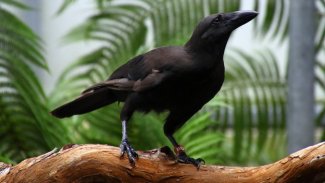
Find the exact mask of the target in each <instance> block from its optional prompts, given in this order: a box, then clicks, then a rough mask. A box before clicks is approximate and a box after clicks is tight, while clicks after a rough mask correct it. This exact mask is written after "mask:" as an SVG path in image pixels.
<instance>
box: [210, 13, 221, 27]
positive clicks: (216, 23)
mask: <svg viewBox="0 0 325 183" xmlns="http://www.w3.org/2000/svg"><path fill="white" fill-rule="evenodd" d="M221 20H222V15H220V14H219V15H218V16H217V17H216V18H214V19H213V20H212V26H216V25H218V24H219V22H220V21H221Z"/></svg>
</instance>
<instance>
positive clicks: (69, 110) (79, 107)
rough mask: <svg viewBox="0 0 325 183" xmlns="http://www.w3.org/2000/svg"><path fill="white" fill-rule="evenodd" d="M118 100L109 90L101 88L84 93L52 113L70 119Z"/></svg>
mask: <svg viewBox="0 0 325 183" xmlns="http://www.w3.org/2000/svg"><path fill="white" fill-rule="evenodd" d="M116 100H117V99H116V97H115V95H114V94H113V93H112V91H111V90H110V89H108V88H100V89H98V90H94V91H92V92H88V93H84V94H83V95H81V96H80V97H78V98H77V99H75V100H73V101H71V102H69V103H66V104H64V105H62V106H60V107H58V108H56V109H54V110H53V111H52V112H51V113H52V115H54V116H56V117H58V118H64V117H70V116H72V115H75V114H84V113H87V112H90V111H93V110H95V109H98V108H100V107H103V106H105V105H108V104H111V103H113V102H115V101H116Z"/></svg>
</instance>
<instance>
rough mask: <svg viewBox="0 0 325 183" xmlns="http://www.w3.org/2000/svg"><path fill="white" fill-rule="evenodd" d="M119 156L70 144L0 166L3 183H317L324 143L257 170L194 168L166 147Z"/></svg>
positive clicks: (324, 176)
mask: <svg viewBox="0 0 325 183" xmlns="http://www.w3.org/2000/svg"><path fill="white" fill-rule="evenodd" d="M275 150H276V149H275ZM119 155H120V150H119V148H117V147H111V146H106V145H68V146H65V147H63V148H62V149H61V150H60V151H58V152H56V151H55V150H53V151H51V152H49V153H46V154H44V155H41V156H38V157H35V158H30V159H26V160H24V161H22V162H21V163H19V164H17V165H15V166H11V165H7V164H1V163H0V182H2V183H5V182H6V183H11V182H14V183H22V182H28V183H35V182H41V183H47V182H51V183H52V182H60V183H71V182H75V183H84V182H186V183H191V182H214V183H231V182H236V183H237V182H241V183H255V182H263V183H267V182H277V183H282V182H283V183H292V182H302V183H303V182H308V183H313V182H314V183H315V182H323V181H324V180H325V143H320V144H316V145H314V146H310V147H308V148H306V149H303V150H300V151H298V152H296V153H294V154H291V155H289V156H288V157H286V158H284V159H282V160H280V161H278V162H275V163H273V164H269V165H264V166H259V167H228V166H215V165H203V166H201V168H200V169H199V170H197V169H196V168H195V167H194V166H193V165H186V164H179V163H176V162H175V159H174V155H173V154H172V152H171V151H170V149H168V148H161V149H156V150H151V151H146V152H139V155H140V157H139V159H138V161H137V163H136V166H135V167H132V166H130V164H129V162H128V160H127V158H122V159H120V157H119Z"/></svg>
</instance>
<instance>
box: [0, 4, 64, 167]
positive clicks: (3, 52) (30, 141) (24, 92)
mask: <svg viewBox="0 0 325 183" xmlns="http://www.w3.org/2000/svg"><path fill="white" fill-rule="evenodd" d="M1 3H2V4H6V5H12V6H15V7H20V8H27V7H26V6H24V5H23V4H21V3H19V2H16V1H2V2H1ZM2 4H1V5H2ZM1 7H2V6H0V19H1V22H0V109H1V112H0V124H1V128H0V137H1V138H0V144H1V146H0V154H1V156H0V160H3V161H17V160H21V159H22V158H24V157H28V156H31V155H36V154H39V153H41V152H44V151H46V150H49V149H50V148H53V147H55V146H58V145H62V144H64V143H66V142H67V136H66V130H65V127H64V126H63V125H62V124H61V122H59V121H58V120H54V119H51V117H50V115H49V113H48V111H49V109H48V107H47V99H48V98H47V97H46V95H45V93H44V91H43V88H42V86H41V84H40V82H39V80H38V78H37V76H36V75H35V72H34V71H33V68H32V67H39V68H42V69H45V70H48V68H47V64H46V62H45V59H44V57H43V55H42V45H41V44H40V40H39V38H38V37H37V35H35V34H34V33H33V32H32V31H31V29H30V28H29V27H27V26H26V25H25V24H24V23H23V22H21V21H20V20H19V19H18V18H17V17H15V16H14V15H13V14H12V13H10V12H9V11H7V10H6V9H4V8H1Z"/></svg>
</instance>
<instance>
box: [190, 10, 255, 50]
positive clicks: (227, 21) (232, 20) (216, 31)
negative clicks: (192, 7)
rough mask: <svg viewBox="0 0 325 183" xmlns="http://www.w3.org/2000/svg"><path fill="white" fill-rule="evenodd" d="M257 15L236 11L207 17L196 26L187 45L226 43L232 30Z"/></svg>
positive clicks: (253, 12)
mask: <svg viewBox="0 0 325 183" xmlns="http://www.w3.org/2000/svg"><path fill="white" fill-rule="evenodd" d="M257 14H258V13H257V12H255V11H236V12H231V13H219V14H213V15H209V16H207V17H205V18H204V19H203V20H202V21H201V22H200V23H199V24H198V25H197V27H196V29H195V30H194V32H193V35H192V37H191V39H190V41H189V43H190V42H191V43H190V44H199V45H202V43H203V44H206V43H217V42H218V41H221V40H225V41H227V40H228V38H229V36H230V34H231V32H232V31H233V30H235V29H236V28H238V27H240V26H241V25H244V24H245V23H247V22H249V21H250V20H252V19H254V18H255V17H256V16H257Z"/></svg>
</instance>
